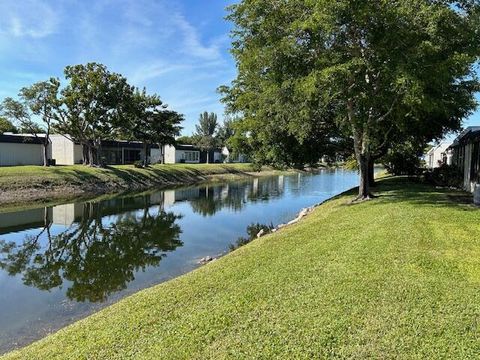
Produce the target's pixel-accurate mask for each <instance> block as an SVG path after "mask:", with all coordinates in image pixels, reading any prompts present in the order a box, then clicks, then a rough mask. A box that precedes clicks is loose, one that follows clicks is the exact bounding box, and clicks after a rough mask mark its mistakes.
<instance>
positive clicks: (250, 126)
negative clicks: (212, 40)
mask: <svg viewBox="0 0 480 360" xmlns="http://www.w3.org/2000/svg"><path fill="white" fill-rule="evenodd" d="M229 11H230V13H229V16H228V18H229V19H230V20H231V21H232V22H233V23H234V25H235V27H234V29H233V30H232V37H233V43H232V53H233V56H234V58H235V60H236V62H237V67H238V75H237V78H236V79H235V80H234V81H233V83H232V85H231V86H230V87H222V88H221V89H220V90H221V92H222V93H223V94H224V97H223V99H224V101H225V102H226V104H227V105H228V109H229V111H230V112H232V113H239V114H241V115H242V118H243V119H244V120H243V127H244V133H245V136H246V138H247V139H248V142H250V143H251V148H253V149H254V153H255V156H256V157H257V158H260V160H261V161H267V162H268V161H270V162H272V161H278V159H281V160H282V161H283V162H285V163H292V162H293V163H295V162H299V163H306V162H308V161H311V160H312V157H313V158H315V157H316V158H317V159H318V158H319V157H320V156H322V155H323V154H324V153H325V152H326V151H328V149H329V148H331V146H334V147H335V146H336V144H351V145H350V146H351V148H350V149H351V151H352V152H354V154H355V158H356V161H357V163H358V165H359V169H360V175H361V177H360V178H361V180H360V189H359V198H361V199H365V198H368V197H369V196H370V185H369V176H368V175H369V168H370V167H371V165H372V164H373V161H374V160H375V159H376V158H378V157H380V156H383V155H384V154H386V153H387V152H388V150H389V149H390V148H392V147H393V146H395V143H396V142H399V141H402V139H405V138H408V137H410V136H411V135H413V134H415V135H416V136H417V137H420V138H421V139H422V140H430V139H433V138H438V137H441V136H442V135H443V134H444V133H445V132H446V131H449V130H458V129H459V128H460V126H461V121H462V119H464V118H465V117H466V116H467V115H469V114H470V113H471V112H472V111H473V109H474V108H475V106H476V103H475V98H474V94H475V92H476V91H478V89H479V82H478V79H477V76H476V74H475V71H474V64H475V63H476V62H477V61H478V58H479V44H480V39H479V34H478V28H479V14H480V5H479V2H478V1H447V0H445V1H431V0H397V1H391V0H366V1H354V0H340V1H328V0H316V1H311V0H286V1H281V2H278V1H272V2H270V1H267V2H266V1H261V0H243V1H241V2H240V3H238V4H235V5H233V6H231V7H230V8H229ZM332 140H334V141H333V142H332ZM329 143H330V144H332V143H333V145H328V144H329ZM312 153H313V154H312ZM294 155H296V156H294ZM309 157H310V158H309Z"/></svg>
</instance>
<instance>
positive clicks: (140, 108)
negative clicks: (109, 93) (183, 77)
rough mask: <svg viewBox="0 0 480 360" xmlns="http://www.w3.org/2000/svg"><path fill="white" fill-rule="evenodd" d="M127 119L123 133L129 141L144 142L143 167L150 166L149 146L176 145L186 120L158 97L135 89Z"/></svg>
mask: <svg viewBox="0 0 480 360" xmlns="http://www.w3.org/2000/svg"><path fill="white" fill-rule="evenodd" d="M127 118H128V121H127V122H126V125H124V126H123V129H124V130H121V132H124V133H125V135H126V138H127V139H129V140H139V141H142V143H143V154H142V162H143V166H147V165H148V159H147V156H146V154H147V152H148V146H151V145H153V144H158V146H159V147H160V148H162V147H163V145H173V144H175V137H176V136H178V135H179V134H180V130H181V129H182V127H181V126H180V123H181V122H182V121H183V120H184V119H183V115H182V114H179V113H177V112H175V111H173V110H168V106H167V105H166V104H164V103H163V102H162V100H161V99H160V97H159V96H158V95H156V94H153V95H148V94H147V93H146V90H145V89H143V90H142V91H140V90H139V89H135V92H134V94H133V96H132V99H131V101H130V108H129V110H128V116H127Z"/></svg>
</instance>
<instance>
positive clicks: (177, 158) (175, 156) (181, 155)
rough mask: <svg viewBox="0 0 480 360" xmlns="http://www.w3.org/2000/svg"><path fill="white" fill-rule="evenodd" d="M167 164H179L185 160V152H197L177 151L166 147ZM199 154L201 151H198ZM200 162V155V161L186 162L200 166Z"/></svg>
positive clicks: (171, 147) (168, 146)
mask: <svg viewBox="0 0 480 360" xmlns="http://www.w3.org/2000/svg"><path fill="white" fill-rule="evenodd" d="M164 151H165V164H177V163H180V162H181V161H182V160H183V159H185V151H195V150H177V149H175V147H174V146H171V145H165V147H164ZM196 152H199V151H196ZM199 162H200V155H199V160H198V161H185V163H187V164H198V163H199Z"/></svg>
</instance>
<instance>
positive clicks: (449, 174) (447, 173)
mask: <svg viewBox="0 0 480 360" xmlns="http://www.w3.org/2000/svg"><path fill="white" fill-rule="evenodd" d="M425 179H426V180H427V181H428V182H430V183H432V184H434V185H439V186H449V187H456V188H460V187H462V185H463V171H462V170H461V169H459V168H458V167H457V166H454V165H446V164H443V165H442V166H440V167H438V168H435V169H433V170H432V171H429V172H427V173H426V174H425Z"/></svg>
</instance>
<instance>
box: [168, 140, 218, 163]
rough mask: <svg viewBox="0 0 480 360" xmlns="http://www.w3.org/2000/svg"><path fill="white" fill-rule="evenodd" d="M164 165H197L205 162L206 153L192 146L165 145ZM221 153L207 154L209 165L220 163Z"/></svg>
mask: <svg viewBox="0 0 480 360" xmlns="http://www.w3.org/2000/svg"><path fill="white" fill-rule="evenodd" d="M163 153H164V159H165V164H177V163H186V164H199V163H206V162H207V152H206V151H202V150H200V149H199V148H198V147H196V146H194V145H183V144H177V145H165V146H164V147H163ZM222 160H223V159H222V153H221V151H220V150H213V151H210V152H208V162H209V163H219V162H222Z"/></svg>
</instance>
